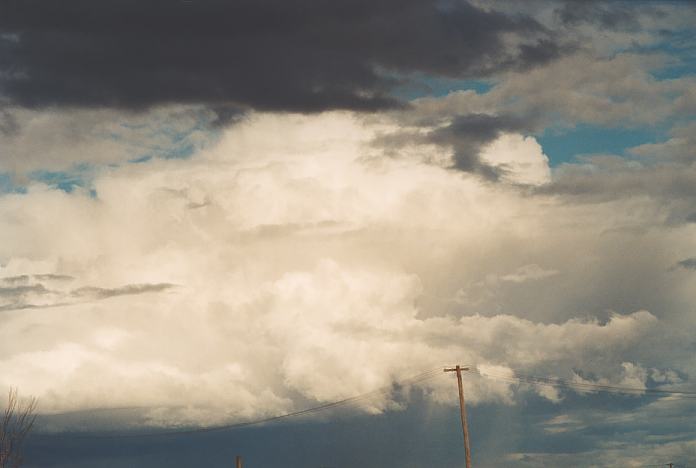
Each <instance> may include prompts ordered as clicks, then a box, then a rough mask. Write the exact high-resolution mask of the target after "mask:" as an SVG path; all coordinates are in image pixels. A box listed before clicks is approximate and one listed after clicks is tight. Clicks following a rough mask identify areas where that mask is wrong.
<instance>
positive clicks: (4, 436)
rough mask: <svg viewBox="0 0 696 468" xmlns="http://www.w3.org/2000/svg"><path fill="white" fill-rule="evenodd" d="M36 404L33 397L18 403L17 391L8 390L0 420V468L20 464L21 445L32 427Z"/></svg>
mask: <svg viewBox="0 0 696 468" xmlns="http://www.w3.org/2000/svg"><path fill="white" fill-rule="evenodd" d="M36 404H37V401H36V398H34V397H31V398H29V399H28V400H27V401H25V402H24V403H22V402H20V401H19V398H18V397H17V389H13V388H10V391H9V394H8V397H7V406H6V407H5V411H4V412H3V413H2V420H0V468H16V467H18V466H20V465H21V464H22V444H23V443H24V440H25V439H26V437H27V434H28V433H29V431H30V430H31V428H32V426H33V425H34V420H35V419H36V414H35V411H36Z"/></svg>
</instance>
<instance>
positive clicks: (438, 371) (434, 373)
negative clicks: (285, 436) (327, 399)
mask: <svg viewBox="0 0 696 468" xmlns="http://www.w3.org/2000/svg"><path fill="white" fill-rule="evenodd" d="M440 375H442V368H440V367H438V368H435V369H431V370H428V371H424V372H421V373H419V374H416V375H414V376H412V377H409V378H406V379H401V380H398V381H393V382H392V383H391V384H390V385H388V386H385V387H381V388H378V389H376V390H373V391H371V392H367V393H362V394H360V395H355V396H352V397H349V398H344V399H343V400H337V401H333V402H331V403H326V404H323V405H318V406H313V407H311V408H306V409H303V410H299V411H294V412H291V413H285V414H280V415H277V416H270V417H268V418H263V419H256V420H253V421H244V422H239V423H234V424H223V425H218V426H210V427H201V428H195V429H181V430H169V431H158V432H144V433H141V432H135V433H126V434H124V433H117V434H114V433H111V434H104V433H102V434H72V437H78V438H89V439H124V438H141V437H164V436H170V435H192V434H200V433H207V432H221V431H227V430H233V429H239V428H243V427H249V426H257V425H261V424H267V423H271V422H276V421H280V420H283V419H289V418H295V417H299V416H304V415H307V414H312V413H317V412H320V411H325V410H329V409H334V408H338V407H341V406H345V405H349V404H352V403H356V402H359V401H362V400H366V399H369V398H372V397H374V396H376V395H379V394H384V393H388V392H391V391H392V390H393V389H394V387H395V386H405V385H412V384H415V383H419V382H423V381H426V380H430V379H433V378H436V377H439V376H440Z"/></svg>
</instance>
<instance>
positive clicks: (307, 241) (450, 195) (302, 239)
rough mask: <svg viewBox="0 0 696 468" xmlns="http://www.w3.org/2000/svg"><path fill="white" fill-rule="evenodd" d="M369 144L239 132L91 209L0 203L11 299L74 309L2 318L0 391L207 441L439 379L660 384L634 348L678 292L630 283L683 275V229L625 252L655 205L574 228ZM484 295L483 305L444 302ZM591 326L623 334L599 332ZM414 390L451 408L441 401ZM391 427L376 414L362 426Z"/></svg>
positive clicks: (660, 322) (660, 324) (480, 184)
mask: <svg viewBox="0 0 696 468" xmlns="http://www.w3.org/2000/svg"><path fill="white" fill-rule="evenodd" d="M380 131H382V127H381V124H380V123H379V122H377V123H375V122H373V121H370V120H365V119H360V118H357V117H355V116H354V115H351V114H347V113H330V114H321V115H318V116H312V117H309V116H302V115H295V114H286V115H271V114H254V115H251V116H249V118H248V119H246V120H245V121H244V122H241V123H240V124H239V125H236V126H234V127H232V128H231V129H229V130H228V131H226V132H225V134H224V135H223V137H222V138H221V140H220V142H219V143H218V144H217V145H216V146H215V147H211V148H208V149H205V150H202V151H201V152H199V154H197V155H196V156H195V157H193V158H191V159H188V160H153V161H150V162H147V163H143V164H137V165H128V166H123V167H118V168H112V169H110V170H108V171H105V172H103V173H102V174H101V175H99V176H98V177H97V178H96V179H95V182H94V187H95V191H96V196H92V195H90V194H89V193H87V192H86V191H80V190H76V191H74V192H73V193H70V194H68V193H64V192H61V191H57V190H53V189H50V188H48V187H46V186H42V185H40V184H35V185H33V186H31V187H29V189H28V192H27V193H26V194H8V195H4V196H3V197H1V198H0V222H2V224H3V226H4V228H3V230H2V231H0V259H1V260H2V265H3V267H2V276H3V277H4V278H5V282H6V283H7V285H6V286H3V287H4V288H7V291H6V292H7V295H8V296H11V297H12V300H13V301H19V299H17V295H20V296H21V295H26V294H30V293H31V294H35V295H40V294H43V291H38V290H37V291H33V290H32V291H20V290H19V289H16V288H22V287H31V286H29V285H38V284H41V285H44V286H42V287H44V288H46V289H49V287H48V286H46V285H49V284H50V285H52V286H51V287H52V288H54V289H55V290H58V291H65V292H66V293H65V294H72V295H73V296H75V295H76V296H79V297H80V298H83V296H89V299H90V300H89V301H88V300H84V301H83V300H80V301H77V302H75V303H70V304H62V305H61V306H60V307H45V308H29V309H22V310H9V309H8V310H5V311H3V312H1V313H2V314H3V315H4V317H3V321H2V322H1V324H0V342H1V343H3V345H2V346H3V349H4V352H3V356H2V358H0V385H2V386H9V385H14V386H18V387H20V388H22V390H23V391H24V392H26V393H30V394H34V395H36V396H38V397H39V398H40V399H41V402H42V406H41V408H42V411H44V412H49V413H50V412H62V411H69V410H79V409H85V408H103V407H107V408H114V407H124V406H127V407H139V408H143V410H142V412H141V413H140V418H138V419H137V421H139V422H141V423H143V421H144V423H145V424H151V425H177V424H201V425H206V424H215V423H221V422H228V421H235V420H245V419H249V418H255V417H260V416H265V415H270V414H278V413H282V412H285V411H291V410H294V409H298V408H302V407H303V406H308V405H311V404H313V403H316V402H326V401H332V400H336V399H340V398H345V397H348V396H351V395H354V394H358V393H362V392H366V391H371V390H374V389H375V388H379V387H382V386H387V385H389V384H390V382H392V380H394V379H397V380H398V379H399V378H403V377H406V376H409V375H412V374H413V373H415V372H417V371H420V370H423V369H431V368H436V367H438V366H442V365H448V364H452V363H455V362H461V363H471V364H478V365H481V366H482V367H481V368H482V369H486V366H489V367H488V369H489V370H490V369H527V370H529V371H530V372H534V371H541V372H544V373H546V372H552V373H553V374H554V375H559V376H564V375H565V376H566V377H569V376H571V374H570V372H571V371H572V369H574V368H582V369H585V370H586V371H587V372H591V373H592V375H594V376H596V378H598V379H607V381H616V376H622V375H625V368H624V367H621V366H622V363H624V362H636V365H639V364H641V359H645V360H646V361H648V363H647V364H646V366H650V367H651V368H653V367H654V368H661V367H665V366H664V365H662V364H663V363H661V362H660V360H659V359H656V358H655V356H654V355H652V354H650V353H648V352H647V351H646V350H644V348H643V346H644V344H645V343H646V342H651V343H659V342H660V338H661V337H662V333H664V328H665V327H667V326H668V325H669V323H670V322H669V319H670V317H672V315H670V314H671V313H672V312H673V311H672V312H670V310H667V309H665V308H663V306H664V305H665V302H660V300H662V299H663V296H665V297H667V296H669V293H670V292H675V295H676V296H678V297H681V298H683V299H686V298H689V297H691V294H692V293H691V292H690V291H692V290H693V288H689V287H688V285H689V284H690V283H689V282H690V281H693V279H691V278H690V277H689V278H686V277H685V278H682V279H681V281H682V282H681V283H676V284H675V285H674V287H675V288H677V289H675V290H674V291H667V290H666V289H662V290H659V291H658V293H659V294H657V295H655V294H653V295H652V296H653V300H652V302H649V301H648V302H647V303H649V304H650V305H655V306H656V310H651V312H647V311H644V310H641V309H643V306H640V305H638V303H641V302H644V301H643V298H644V297H648V295H649V294H651V293H653V292H655V290H654V288H653V289H650V288H641V285H642V284H649V283H650V284H656V282H657V284H662V283H660V281H662V278H663V277H662V276H659V275H668V274H670V272H669V271H667V270H668V269H667V268H654V266H655V265H671V264H673V263H674V261H675V260H674V258H673V257H672V256H671V255H674V253H672V254H667V253H664V250H665V249H661V248H660V246H662V245H667V244H669V245H670V246H672V248H671V249H670V252H678V251H680V250H683V251H686V250H687V249H688V248H690V246H691V244H692V242H693V241H692V240H691V239H693V236H689V235H687V232H686V231H685V229H688V228H689V227H688V226H684V227H680V228H678V229H672V230H665V231H664V232H659V234H655V235H647V236H643V237H641V236H630V235H629V236H627V235H626V234H625V232H626V229H627V228H628V227H632V226H635V225H643V224H645V223H651V224H652V223H653V221H654V220H653V218H652V217H651V216H652V215H653V210H655V209H657V208H655V207H654V206H653V203H654V202H653V201H652V200H638V201H636V200H631V201H625V200H617V201H615V202H614V204H613V205H611V206H609V205H604V206H600V207H596V206H587V205H577V206H568V205H567V204H566V203H565V200H563V199H559V198H558V196H557V195H535V196H529V195H528V194H526V192H524V191H522V189H521V188H520V187H518V185H517V184H516V183H512V184H507V183H502V184H491V183H488V182H485V181H483V180H481V179H480V178H477V177H474V176H471V175H467V174H463V173H461V172H458V171H452V170H448V169H447V168H444V167H440V166H436V165H430V164H426V163H423V161H422V160H421V159H418V158H392V159H385V158H376V157H374V152H375V151H376V150H375V147H374V145H373V144H372V142H373V141H374V139H375V137H376V135H377V134H378V133H379V132H380ZM510 148H513V149H512V150H510ZM422 150H423V151H425V149H424V148H422ZM489 151H491V153H490V157H491V158H494V159H492V160H495V161H496V162H498V163H500V164H503V161H504V164H505V165H506V166H507V167H508V168H511V169H509V173H510V174H512V175H515V174H517V175H516V176H515V177H519V179H517V180H512V182H524V183H537V182H539V181H544V180H546V179H545V178H546V177H548V173H547V172H546V171H547V170H548V168H546V170H544V167H545V159H544V157H543V153H542V152H541V150H540V148H539V147H538V145H537V144H536V143H535V142H534V141H533V140H528V139H524V138H523V137H520V136H515V135H513V136H511V137H510V136H505V137H504V140H503V142H502V143H501V144H500V147H495V146H494V147H493V148H492V149H491V148H489ZM496 151H500V154H499V155H498V156H494V154H495V152H496ZM516 154H519V159H516V158H515V155H516ZM532 156H533V158H535V159H534V161H535V162H534V165H533V166H532V168H533V169H530V168H529V166H527V165H528V164H529V163H530V160H531V158H532ZM496 157H497V159H495V158H496ZM425 159H428V158H427V157H426V158H425ZM516 171H517V172H516ZM530 171H531V172H530ZM610 213H611V216H610V215H609V214H610ZM513 220H514V223H513V222H512V221H513ZM503 245H504V246H507V248H506V249H505V251H504V252H503V251H501V250H500V246H503ZM568 245H574V246H575V248H576V249H577V251H573V250H572V249H568ZM619 247H620V248H621V249H623V250H621V249H619ZM627 249H628V250H631V249H635V250H640V251H653V252H654V254H653V256H652V257H647V256H646V257H641V258H632V257H631V256H627V255H626V254H625V252H626V250H627ZM682 258H683V257H682ZM641 262H642V263H641ZM610 265H612V267H611V268H610V267H609V266H610ZM561 271H562V273H563V274H558V273H557V272H561ZM629 271H630V272H632V273H631V274H633V276H632V277H631V284H630V285H629V284H624V283H623V276H622V275H625V274H626V272H629ZM636 272H645V273H644V274H643V275H642V276H641V275H639V274H637V273H636ZM46 275H51V276H46ZM490 275H493V276H495V277H496V278H498V280H497V281H495V282H494V283H495V287H496V288H497V291H498V294H496V295H493V296H486V297H484V298H483V299H482V300H478V301H474V300H467V299H466V298H460V300H459V301H452V300H451V298H452V297H454V296H455V294H456V292H457V291H458V290H459V289H461V288H462V287H463V286H464V285H466V284H476V283H477V282H481V281H482V280H484V279H485V278H486V277H487V276H490ZM603 275H604V276H603ZM656 275H657V276H656ZM535 284H538V285H539V288H542V289H535V288H534V285H535ZM551 284H552V285H553V287H552V289H544V288H548V287H549V285H551ZM23 285H24V286H23ZM126 285H131V286H126ZM169 285H176V287H170V286H169ZM13 288H15V289H13ZM634 289H637V291H635V292H634V291H633V290H634ZM641 289H645V290H644V291H642V292H641ZM551 290H553V291H555V293H553V294H551V293H550V291H551ZM597 290H600V291H602V293H601V294H598V293H597ZM590 291H592V293H590ZM629 291H631V293H630V294H629ZM145 293H147V294H145ZM641 294H644V295H645V296H641ZM22 297H24V296H22ZM579 297H585V299H586V300H582V301H578V298H579ZM25 302H26V301H25ZM59 302H62V301H59ZM578 304H580V306H578ZM56 305H59V304H56ZM606 308H615V309H617V310H619V311H620V312H621V313H620V314H610V315H609V316H608V317H606V318H603V317H602V314H603V313H604V310H605V309H606ZM651 340H652V341H651ZM657 346H659V345H657ZM641 349H643V352H642V354H641V352H640V351H639V350H641ZM652 349H653V350H654V349H656V348H652ZM679 362H680V363H681V364H682V365H683V367H682V371H683V372H687V373H688V372H689V367H688V365H686V364H684V362H685V361H679ZM641 378H645V379H646V378H647V376H642V377H641ZM636 382H637V381H636ZM466 385H467V393H468V395H470V396H469V399H470V401H471V402H472V403H474V404H475V403H477V402H481V401H490V400H497V401H503V402H510V401H511V398H512V393H511V387H510V384H509V383H505V382H496V381H492V380H491V381H487V380H481V381H477V380H468V379H467V384H466ZM424 391H425V392H426V393H427V394H429V395H431V396H432V398H433V399H434V400H435V401H447V402H451V403H454V400H453V395H452V392H451V382H448V381H447V380H445V379H441V380H434V381H432V382H429V383H425V384H424ZM545 396H546V397H547V398H550V399H556V398H558V395H552V394H546V395H545ZM389 405H390V396H389V394H388V393H387V394H385V395H382V396H381V397H376V398H375V399H374V400H371V401H369V402H367V403H365V404H364V407H363V408H364V409H365V410H369V411H381V410H384V409H385V408H387V407H389ZM143 418H144V420H143ZM130 422H131V423H132V422H133V421H130Z"/></svg>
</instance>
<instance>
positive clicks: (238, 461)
mask: <svg viewBox="0 0 696 468" xmlns="http://www.w3.org/2000/svg"><path fill="white" fill-rule="evenodd" d="M236 466H237V468H242V457H240V456H239V455H237V460H236Z"/></svg>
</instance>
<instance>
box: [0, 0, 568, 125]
mask: <svg viewBox="0 0 696 468" xmlns="http://www.w3.org/2000/svg"><path fill="white" fill-rule="evenodd" d="M47 18H50V21H49V20H48V19H47ZM394 25H398V28H395V27H394ZM0 32H2V36H0V37H2V39H0V57H1V58H2V60H1V61H2V63H5V64H11V67H8V66H5V67H3V69H2V74H1V75H0V76H1V77H2V78H0V90H1V92H2V94H3V95H4V98H5V99H6V100H9V101H10V102H12V103H14V104H17V105H20V106H26V107H31V108H35V107H47V106H54V105H59V106H69V107H74V106H79V107H88V108H93V107H118V108H128V109H143V108H146V107H150V106H153V105H161V104H172V103H178V104H208V105H214V106H221V105H225V104H232V105H240V106H249V107H252V108H255V109H265V110H293V111H305V112H306V111H318V110H325V109H355V110H375V109H379V108H386V107H394V106H398V105H400V104H401V103H400V102H399V101H398V100H397V99H395V98H394V97H392V96H391V95H390V91H391V90H392V89H393V88H394V86H395V85H397V84H398V83H399V81H400V80H399V79H397V78H395V76H396V75H397V74H398V75H408V74H410V73H415V72H423V73H427V74H432V75H440V76H451V77H460V78H461V77H463V78H466V77H472V76H482V75H490V74H492V73H496V72H499V71H501V70H506V69H528V68H530V67H533V66H535V65H538V64H541V63H546V62H548V61H549V60H553V59H555V58H557V57H558V56H560V55H561V54H562V52H563V50H564V48H565V46H564V45H562V44H561V43H560V42H559V40H558V38H556V37H555V35H554V34H553V33H552V32H550V31H549V30H548V29H546V28H544V27H542V26H541V25H540V24H539V23H538V22H537V21H536V20H534V19H532V18H530V17H528V16H524V15H514V16H513V15H510V16H508V15H505V14H503V13H500V12H497V11H494V10H491V9H482V8H477V7H475V6H472V5H470V4H469V3H467V2H448V3H442V2H435V1H426V2H423V1H394V0H386V1H380V2H365V1H357V2H355V1H340V2H330V3H321V4H317V3H316V2H313V1H303V2H300V3H298V2H293V3H292V4H288V3H287V2H282V1H270V2H262V3H259V2H255V1H242V2H235V3H227V2H221V1H217V0H201V1H195V2H175V3H162V2H155V3H142V2H136V1H127V2H122V1H107V2H101V3H100V5H99V7H97V6H96V5H94V4H93V3H91V2H88V1H82V0H70V1H65V2H61V3H60V5H57V4H56V5H50V4H46V3H44V2H36V1H31V2H14V1H13V2H5V3H3V5H2V7H0Z"/></svg>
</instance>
